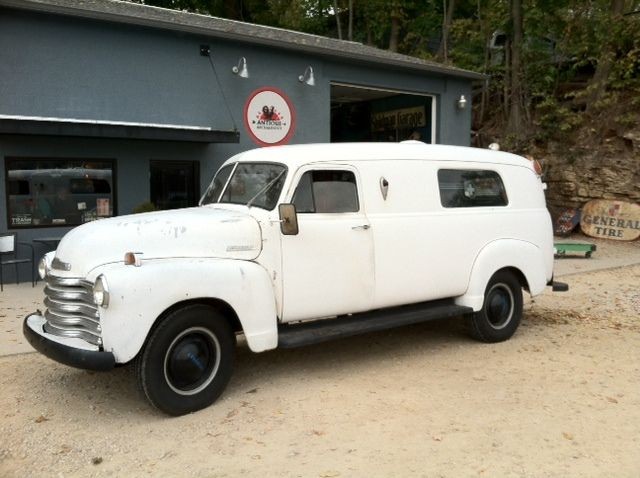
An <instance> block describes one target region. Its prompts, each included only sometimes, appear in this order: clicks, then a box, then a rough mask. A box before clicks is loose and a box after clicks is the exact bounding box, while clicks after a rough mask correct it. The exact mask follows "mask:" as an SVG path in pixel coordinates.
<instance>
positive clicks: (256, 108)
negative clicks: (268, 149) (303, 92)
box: [244, 87, 295, 146]
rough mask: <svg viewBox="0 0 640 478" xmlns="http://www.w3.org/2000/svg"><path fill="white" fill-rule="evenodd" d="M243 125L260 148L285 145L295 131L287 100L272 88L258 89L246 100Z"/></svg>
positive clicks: (289, 102) (282, 94)
mask: <svg viewBox="0 0 640 478" xmlns="http://www.w3.org/2000/svg"><path fill="white" fill-rule="evenodd" d="M244 125H245V128H246V129H247V132H248V133H249V136H250V137H251V139H252V140H253V141H254V142H255V143H257V144H259V145H260V146H275V145H279V144H286V143H288V142H289V140H290V139H291V136H293V132H294V129H295V111H294V108H293V104H292V103H291V101H290V100H289V98H288V97H287V96H286V95H285V94H284V93H283V92H282V91H280V90H278V89H277V88H273V87H265V88H260V89H258V90H256V91H254V92H253V93H251V95H249V98H248V99H247V101H246V103H245V106H244Z"/></svg>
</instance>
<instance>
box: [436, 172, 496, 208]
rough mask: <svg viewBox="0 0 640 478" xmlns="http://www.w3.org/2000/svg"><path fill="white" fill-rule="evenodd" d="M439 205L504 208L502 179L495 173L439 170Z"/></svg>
mask: <svg viewBox="0 0 640 478" xmlns="http://www.w3.org/2000/svg"><path fill="white" fill-rule="evenodd" d="M438 184H439V186H440V203H441V204H442V205H443V206H444V207H487V206H506V205H507V204H508V203H509V200H508V199H507V193H506V191H505V189H504V184H503V183H502V178H500V175H499V174H498V173H496V172H495V171H486V170H479V169H441V170H439V171H438Z"/></svg>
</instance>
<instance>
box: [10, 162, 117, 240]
mask: <svg viewBox="0 0 640 478" xmlns="http://www.w3.org/2000/svg"><path fill="white" fill-rule="evenodd" d="M6 165H7V191H8V199H9V202H8V208H7V214H8V218H7V219H8V225H9V227H10V228H16V227H40V226H77V225H80V224H83V223H85V222H89V221H93V220H95V219H99V218H101V217H110V216H113V214H114V207H113V206H114V205H113V202H114V197H113V161H110V160H100V161H96V160H88V161H81V160H53V159H9V158H8V159H7V160H6Z"/></svg>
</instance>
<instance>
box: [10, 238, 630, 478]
mask: <svg viewBox="0 0 640 478" xmlns="http://www.w3.org/2000/svg"><path fill="white" fill-rule="evenodd" d="M607 257H608V258H611V260H613V259H615V261H617V262H614V263H611V262H610V263H606V260H605V259H606V258H607ZM596 260H597V261H600V263H599V264H600V267H599V269H600V270H596V271H592V272H586V271H585V268H586V269H589V268H590V267H592V266H593V264H594V263H593V262H587V261H596ZM562 261H564V262H562V263H561V264H560V263H559V267H558V271H562V272H561V273H562V274H563V275H564V276H565V277H566V279H565V280H566V281H567V282H569V283H570V285H571V290H570V291H569V292H568V293H564V294H558V293H556V294H553V293H551V292H547V293H545V294H543V295H542V296H540V297H537V298H536V299H535V301H528V302H527V305H526V310H525V318H524V320H523V324H522V326H521V328H520V329H519V330H518V332H517V333H516V335H515V336H514V337H513V338H512V339H511V340H509V341H507V342H504V343H501V344H494V345H487V344H480V343H477V342H474V341H472V340H471V339H469V338H468V337H467V335H466V334H465V330H464V327H463V324H462V321H460V320H451V321H445V322H438V323H428V324H422V325H416V326H411V327H405V328H402V329H397V330H392V331H388V332H381V333H375V334H368V335H364V336H360V337H356V338H351V339H345V340H339V341H335V342H331V343H327V344H321V345H317V346H312V347H308V348H303V349H295V350H276V351H272V352H267V353H263V354H253V353H251V352H250V351H249V350H248V349H247V348H246V346H244V345H243V344H241V345H240V347H239V349H238V361H237V367H236V372H235V375H234V376H233V378H232V380H231V383H230V385H229V387H228V388H227V390H226V391H225V393H224V394H223V396H222V398H221V399H220V400H219V401H218V402H217V403H216V404H214V405H213V406H211V407H209V408H207V409H205V410H202V411H200V412H197V413H194V414H191V415H187V416H183V417H179V418H167V417H166V416H164V415H162V414H160V413H158V412H156V411H155V410H153V409H152V408H150V407H149V406H148V405H147V403H146V402H145V401H143V400H142V398H141V397H140V396H139V395H138V393H137V391H136V389H135V384H134V382H133V378H132V376H131V374H130V371H129V369H128V368H127V367H124V368H120V369H117V370H115V371H113V372H110V373H104V374H101V373H91V372H86V371H82V370H75V369H71V368H68V367H65V366H63V365H59V364H57V363H54V362H52V361H50V360H48V359H46V358H44V357H42V356H40V355H38V354H34V353H23V352H26V351H28V350H29V348H28V345H25V343H24V341H23V340H22V338H21V331H20V327H19V322H20V319H21V318H22V317H23V316H24V315H26V312H28V311H30V310H33V309H34V308H35V307H39V306H40V305H39V301H40V299H41V297H40V295H41V292H40V291H39V290H32V289H31V288H30V287H24V286H20V287H15V286H10V287H8V288H7V289H5V292H4V293H3V295H1V296H0V351H1V352H2V355H4V356H3V357H0V370H2V373H1V374H0V414H1V416H2V419H1V421H0V434H1V436H2V439H1V440H0V476H2V477H5V476H7V477H13V476H18V477H22V476H25V477H26V476H56V477H57V476H147V475H152V476H203V477H204V476H206V477H223V476H229V477H235V476H241V475H247V476H260V477H265V476H303V477H337V476H342V477H351V476H363V477H364V476H367V477H369V476H381V477H382V476H384V477H386V476H429V477H431V476H451V477H460V476H500V477H503V476H531V477H541V476H563V477H566V476H576V477H578V476H579V477H584V476H597V477H599V476H602V477H604V476H616V477H627V476H628V477H637V476H639V475H640V453H638V450H640V292H638V290H639V288H638V284H640V265H626V266H625V264H633V263H636V264H638V263H640V243H632V244H622V245H621V244H617V243H616V244H613V243H606V242H599V249H598V251H597V252H596V254H595V255H594V258H593V259H563V260H562ZM620 261H621V262H622V263H620ZM567 264H569V265H567ZM571 264H573V266H571Z"/></svg>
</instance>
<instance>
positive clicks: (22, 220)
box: [11, 214, 31, 226]
mask: <svg viewBox="0 0 640 478" xmlns="http://www.w3.org/2000/svg"><path fill="white" fill-rule="evenodd" d="M11 225H12V226H30V225H31V214H12V215H11Z"/></svg>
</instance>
